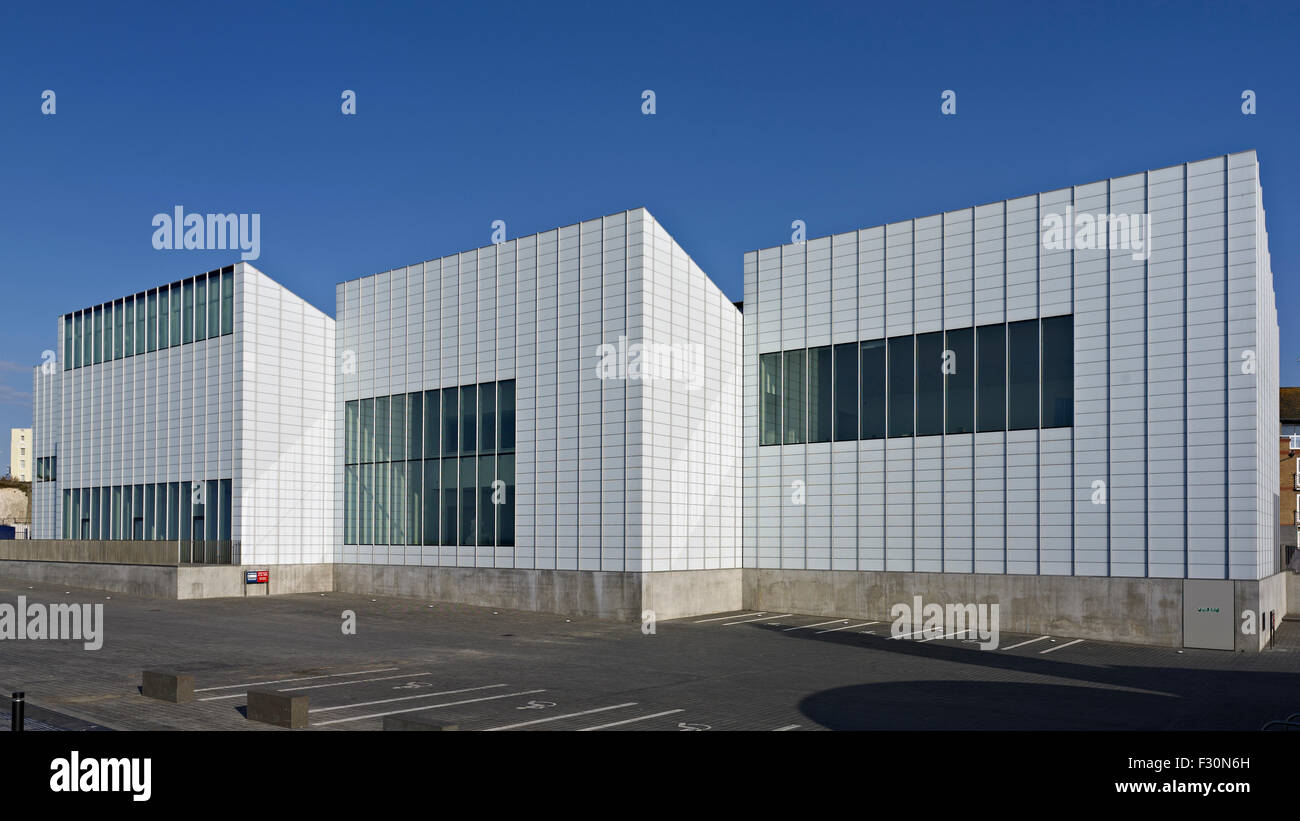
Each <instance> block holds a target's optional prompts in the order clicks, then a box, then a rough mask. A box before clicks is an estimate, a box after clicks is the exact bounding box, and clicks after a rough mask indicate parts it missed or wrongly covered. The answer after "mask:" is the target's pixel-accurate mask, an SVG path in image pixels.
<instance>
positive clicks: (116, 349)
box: [113, 299, 126, 359]
mask: <svg viewBox="0 0 1300 821" xmlns="http://www.w3.org/2000/svg"><path fill="white" fill-rule="evenodd" d="M123 313H124V309H123V305H122V300H120V299H119V300H118V301H117V302H116V304H114V305H113V358H114V359H121V358H122V357H123V356H124V355H125V353H126V347H125V346H124V344H123V342H122V331H123V325H124V322H123V320H124V317H123Z"/></svg>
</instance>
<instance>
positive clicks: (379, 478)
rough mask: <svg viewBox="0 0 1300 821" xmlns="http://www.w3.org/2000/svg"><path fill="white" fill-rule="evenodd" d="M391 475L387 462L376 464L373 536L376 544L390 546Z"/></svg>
mask: <svg viewBox="0 0 1300 821" xmlns="http://www.w3.org/2000/svg"><path fill="white" fill-rule="evenodd" d="M377 418H378V417H376V419H377ZM389 475H390V474H389V471H388V463H387V462H375V525H374V528H375V529H374V533H373V534H372V535H373V536H374V539H375V541H374V543H375V544H390V542H389V541H388V479H389Z"/></svg>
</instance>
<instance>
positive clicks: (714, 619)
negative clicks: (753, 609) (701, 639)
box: [695, 610, 765, 624]
mask: <svg viewBox="0 0 1300 821" xmlns="http://www.w3.org/2000/svg"><path fill="white" fill-rule="evenodd" d="M764 612H765V611H763V610H760V611H758V612H757V613H732V614H731V615H730V616H718V617H717V618H712V619H700V620H699V621H697V622H695V623H696V624H704V623H705V622H706V621H726V620H727V619H734V618H737V617H739V616H761V615H763V613H764Z"/></svg>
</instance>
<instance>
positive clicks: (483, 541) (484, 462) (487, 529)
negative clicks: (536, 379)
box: [478, 391, 497, 547]
mask: <svg viewBox="0 0 1300 821" xmlns="http://www.w3.org/2000/svg"><path fill="white" fill-rule="evenodd" d="M481 393H482V391H480V394H481ZM496 461H497V458H496V457H495V456H492V455H487V456H480V457H478V509H479V513H480V515H479V517H478V544H479V546H480V547H493V546H494V544H495V540H496V505H494V504H492V482H493V481H495V480H496V475H497V466H496Z"/></svg>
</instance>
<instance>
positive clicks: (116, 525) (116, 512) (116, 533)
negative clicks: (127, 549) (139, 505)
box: [113, 485, 122, 539]
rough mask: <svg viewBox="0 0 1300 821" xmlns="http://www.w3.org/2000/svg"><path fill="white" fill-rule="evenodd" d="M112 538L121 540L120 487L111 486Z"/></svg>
mask: <svg viewBox="0 0 1300 821" xmlns="http://www.w3.org/2000/svg"><path fill="white" fill-rule="evenodd" d="M113 538H114V539H121V538H122V486H121V485H114V486H113Z"/></svg>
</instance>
